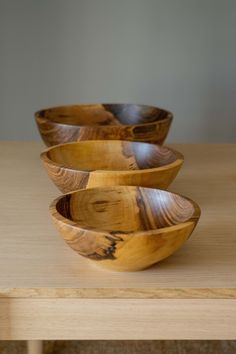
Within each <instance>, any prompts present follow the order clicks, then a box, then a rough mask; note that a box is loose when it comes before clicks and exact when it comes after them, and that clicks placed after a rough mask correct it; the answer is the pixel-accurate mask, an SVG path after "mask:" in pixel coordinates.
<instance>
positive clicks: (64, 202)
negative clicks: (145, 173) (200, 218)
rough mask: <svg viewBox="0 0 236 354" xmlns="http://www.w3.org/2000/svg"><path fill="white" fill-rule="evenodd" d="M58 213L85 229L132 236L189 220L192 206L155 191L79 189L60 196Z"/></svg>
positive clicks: (176, 196)
mask: <svg viewBox="0 0 236 354" xmlns="http://www.w3.org/2000/svg"><path fill="white" fill-rule="evenodd" d="M56 209H57V212H58V213H59V214H60V215H62V216H63V217H64V218H66V219H69V220H71V221H73V222H75V223H76V224H77V225H78V226H79V227H80V228H83V229H87V230H99V231H108V232H110V233H123V232H125V233H127V232H129V233H131V232H137V231H141V230H155V229H159V228H164V227H168V226H172V225H176V224H179V223H183V222H185V221H187V220H189V219H190V218H191V217H192V216H193V214H194V211H195V208H194V205H193V203H192V202H191V201H190V200H188V199H186V198H184V197H182V196H179V195H177V194H173V193H170V192H166V191H163V190H158V189H151V188H142V187H132V186H115V187H113V186H112V187H104V188H93V189H87V190H80V191H78V192H74V193H72V194H67V195H65V196H63V197H61V198H60V199H59V200H58V201H57V203H56Z"/></svg>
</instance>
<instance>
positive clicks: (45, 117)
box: [35, 104, 173, 146]
mask: <svg viewBox="0 0 236 354" xmlns="http://www.w3.org/2000/svg"><path fill="white" fill-rule="evenodd" d="M172 118H173V116H172V114H171V113H170V112H168V111H166V110H163V109H160V108H158V107H153V106H145V105H137V104H90V105H71V106H61V107H54V108H49V109H43V110H41V111H39V112H36V113H35V119H36V123H37V125H38V129H39V132H40V134H41V137H42V139H43V141H44V142H45V144H46V145H47V146H52V145H57V144H62V143H67V142H72V141H78V140H97V139H101V140H130V141H144V142H151V143H157V144H163V142H164V140H165V138H166V136H167V134H168V131H169V128H170V124H171V121H172Z"/></svg>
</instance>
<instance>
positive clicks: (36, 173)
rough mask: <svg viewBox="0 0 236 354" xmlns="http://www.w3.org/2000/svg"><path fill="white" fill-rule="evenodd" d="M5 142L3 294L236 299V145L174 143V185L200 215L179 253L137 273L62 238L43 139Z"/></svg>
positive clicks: (0, 234) (0, 247)
mask: <svg viewBox="0 0 236 354" xmlns="http://www.w3.org/2000/svg"><path fill="white" fill-rule="evenodd" d="M0 147H1V149H0V158H1V174H0V182H1V183H0V191H1V199H0V209H1V216H0V218H1V223H0V242H1V244H0V270H1V277H0V294H1V296H2V297H13V298H14V297H17V296H19V297H24V298H25V297H33V298H39V297H62V298H64V297H70V298H72V297H83V298H86V297H87V296H88V297H92V298H96V297H99V298H102V297H108V298H109V297H112V298H122V297H130V298H132V297H134V298H139V299H141V298H155V297H157V298H159V297H161V298H163V299H165V298H168V297H170V298H172V299H173V298H179V299H185V298H188V297H190V298H203V299H205V298H210V299H211V298H217V299H218V298H236V291H235V289H236V247H235V234H236V223H235V200H236V166H235V164H234V161H235V156H236V145H175V146H173V147H174V148H176V149H177V150H179V151H180V152H182V153H183V154H184V155H185V161H186V162H185V165H184V167H183V169H182V171H181V172H180V174H179V177H178V179H176V181H175V182H174V183H173V184H172V186H171V190H172V191H174V192H177V193H180V194H183V195H187V196H189V197H190V198H191V199H193V200H196V201H197V203H198V204H199V205H201V209H202V216H201V220H200V222H199V225H198V227H197V228H196V230H195V231H194V233H193V235H192V237H191V239H190V240H189V242H187V243H186V244H185V245H184V246H183V247H182V249H181V250H179V251H178V252H177V253H176V254H174V255H173V256H171V257H169V258H168V259H166V260H165V261H163V262H161V263H159V264H157V265H156V266H154V267H153V268H151V269H148V270H145V271H143V272H138V273H111V272H110V271H109V272H108V271H103V270H101V269H99V268H97V267H94V266H91V265H90V264H89V262H88V261H86V260H84V259H82V258H80V257H78V256H77V255H76V254H75V253H73V252H71V250H70V249H69V248H68V247H67V246H66V245H65V244H64V241H63V240H62V239H61V238H60V237H59V236H58V235H57V232H56V230H55V229H54V226H53V223H52V222H51V220H50V217H49V213H48V205H49V203H50V202H51V200H53V199H54V198H56V197H57V196H58V190H57V189H56V187H54V186H53V185H52V184H50V183H48V178H47V176H46V174H45V171H43V169H42V166H41V165H40V161H39V158H38V155H39V153H40V150H41V149H42V147H43V145H42V144H40V143H36V142H35V143H33V142H32V143H31V142H2V143H1V144H0ZM148 301H149V300H148ZM183 301H185V300H183Z"/></svg>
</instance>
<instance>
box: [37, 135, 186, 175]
mask: <svg viewBox="0 0 236 354" xmlns="http://www.w3.org/2000/svg"><path fill="white" fill-rule="evenodd" d="M88 142H90V143H94V144H97V143H98V144H99V142H106V143H107V144H118V143H122V142H125V143H129V144H131V145H132V144H133V143H138V144H148V145H154V146H157V147H158V148H159V149H167V150H169V151H171V152H172V153H173V154H174V155H175V157H176V159H175V160H174V161H173V162H171V163H167V164H165V165H163V166H159V167H151V168H143V169H137V170H108V169H107V170H105V169H100V170H91V171H87V170H82V169H78V168H72V167H68V166H66V165H64V164H63V163H59V162H56V161H53V160H52V159H50V158H49V157H48V153H49V152H50V151H51V150H53V149H58V148H60V147H62V146H68V145H79V144H86V143H88ZM40 158H41V160H42V161H43V162H44V163H47V164H49V165H51V166H54V167H57V168H60V169H63V170H66V171H71V172H74V173H75V172H77V173H86V174H87V173H93V174H95V173H103V174H106V173H107V174H114V173H119V174H138V173H141V174H142V173H150V172H153V171H165V170H168V169H171V168H173V167H175V166H179V165H182V164H183V163H184V155H183V154H182V153H181V152H179V151H178V150H175V149H173V148H171V147H169V146H166V145H158V144H154V143H146V142H141V141H129V140H101V139H99V140H81V141H72V142H69V143H64V144H57V145H53V146H50V147H48V148H47V149H45V150H43V151H42V152H41V153H40Z"/></svg>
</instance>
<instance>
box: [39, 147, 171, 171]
mask: <svg viewBox="0 0 236 354" xmlns="http://www.w3.org/2000/svg"><path fill="white" fill-rule="evenodd" d="M46 154H47V157H48V159H49V160H51V161H53V162H54V163H56V164H59V165H61V166H63V167H67V168H72V169H76V170H83V171H94V170H112V171H115V170H116V171H121V170H122V171H123V170H140V169H147V168H155V167H161V166H165V165H168V164H170V163H172V162H174V161H176V160H177V158H178V156H177V155H176V154H177V152H174V151H172V150H171V149H168V148H166V147H162V146H158V145H155V144H147V143H139V142H129V141H119V140H115V141H111V140H96V141H93V140H89V141H81V142H75V143H70V144H64V145H58V146H55V147H52V148H50V149H49V150H48V151H47V153H46Z"/></svg>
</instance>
